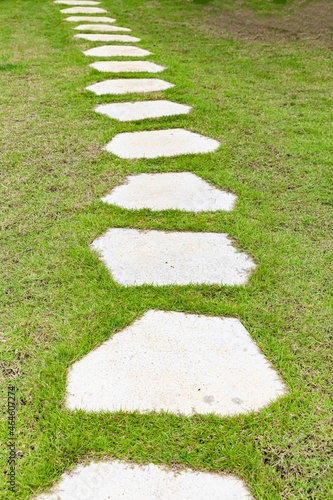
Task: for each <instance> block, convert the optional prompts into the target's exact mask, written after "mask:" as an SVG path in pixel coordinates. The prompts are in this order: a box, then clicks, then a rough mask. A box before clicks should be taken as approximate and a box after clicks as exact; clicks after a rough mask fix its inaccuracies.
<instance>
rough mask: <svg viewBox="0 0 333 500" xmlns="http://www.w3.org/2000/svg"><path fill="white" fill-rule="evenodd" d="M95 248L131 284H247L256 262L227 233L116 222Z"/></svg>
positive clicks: (115, 274) (123, 281) (117, 277)
mask: <svg viewBox="0 0 333 500" xmlns="http://www.w3.org/2000/svg"><path fill="white" fill-rule="evenodd" d="M92 248H93V249H95V250H97V251H98V253H99V254H100V258H101V260H102V261H103V262H104V263H105V264H106V267H107V268H108V269H109V271H110V272H111V274H112V276H113V278H114V279H115V281H117V282H118V283H120V284H122V285H126V286H136V285H145V284H150V285H160V286H162V285H189V284H211V285H212V284H217V285H244V284H245V283H246V282H247V279H248V276H249V273H250V271H251V270H252V269H254V268H255V264H254V263H253V261H252V260H251V259H250V257H248V256H247V255H246V254H245V253H243V252H238V251H237V250H236V248H235V247H234V246H233V244H232V242H231V241H230V239H229V238H228V237H227V235H226V234H222V233H190V232H168V233H167V232H163V231H138V230H136V229H125V228H112V229H109V230H108V231H107V232H106V233H105V234H104V235H103V236H101V237H99V238H97V239H96V240H95V241H94V242H93V243H92Z"/></svg>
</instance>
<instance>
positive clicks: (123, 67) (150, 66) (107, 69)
mask: <svg viewBox="0 0 333 500" xmlns="http://www.w3.org/2000/svg"><path fill="white" fill-rule="evenodd" d="M89 66H90V67H91V68H94V69H97V71H101V72H102V73H160V72H161V71H164V70H165V67H164V66H159V65H158V64H155V63H153V62H150V61H97V62H95V63H91V64H89Z"/></svg>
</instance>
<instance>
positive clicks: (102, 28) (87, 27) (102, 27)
mask: <svg viewBox="0 0 333 500" xmlns="http://www.w3.org/2000/svg"><path fill="white" fill-rule="evenodd" d="M73 29H75V30H78V31H99V32H106V33H107V32H113V31H131V30H130V29H129V28H122V27H121V26H112V25H111V26H110V25H109V24H80V26H75V28H73Z"/></svg>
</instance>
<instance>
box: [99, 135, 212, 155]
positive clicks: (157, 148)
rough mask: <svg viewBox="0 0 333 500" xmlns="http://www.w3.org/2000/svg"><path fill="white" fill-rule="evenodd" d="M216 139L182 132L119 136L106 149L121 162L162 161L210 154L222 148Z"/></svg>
mask: <svg viewBox="0 0 333 500" xmlns="http://www.w3.org/2000/svg"><path fill="white" fill-rule="evenodd" d="M219 145H220V143H219V142H218V141H215V140H214V139H210V138H208V137H204V136H203V135H200V134H195V133H194V132H189V131H188V130H184V129H181V128H174V129H169V130H152V131H149V132H127V133H123V134H117V135H116V136H115V137H114V138H113V139H112V141H111V142H109V143H108V144H107V145H106V147H105V149H106V150H107V151H109V152H110V153H113V154H115V155H116V156H119V158H127V159H133V158H159V157H161V156H177V155H184V154H198V153H210V152H212V151H215V150H216V149H217V148H218V147H219Z"/></svg>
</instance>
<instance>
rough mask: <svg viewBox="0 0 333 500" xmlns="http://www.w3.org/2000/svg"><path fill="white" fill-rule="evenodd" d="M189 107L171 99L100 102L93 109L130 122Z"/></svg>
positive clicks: (179, 111)
mask: <svg viewBox="0 0 333 500" xmlns="http://www.w3.org/2000/svg"><path fill="white" fill-rule="evenodd" d="M190 109H191V106H185V105H184V104H178V103H176V102H171V101H142V102H119V103H113V104H102V105H101V106H97V108H95V111H96V112H97V113H101V114H102V115H106V116H108V117H110V118H114V119H115V120H118V121H120V122H130V121H133V120H143V119H144V118H158V117H160V116H173V115H185V114H187V113H188V112H189V111H190ZM159 175H163V174H159ZM166 175H167V174H166ZM172 175H176V174H172Z"/></svg>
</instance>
